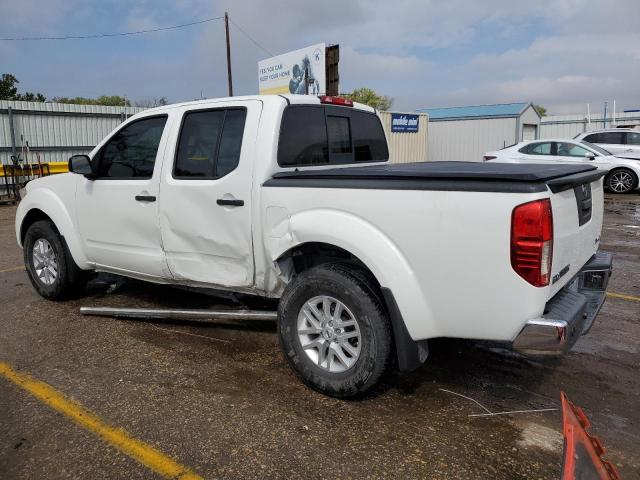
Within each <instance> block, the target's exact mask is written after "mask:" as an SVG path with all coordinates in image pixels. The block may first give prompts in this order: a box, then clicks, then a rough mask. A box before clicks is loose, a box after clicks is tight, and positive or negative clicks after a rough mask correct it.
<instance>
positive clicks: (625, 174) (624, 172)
mask: <svg viewBox="0 0 640 480" xmlns="http://www.w3.org/2000/svg"><path fill="white" fill-rule="evenodd" d="M625 179H627V180H628V181H626V182H625ZM604 185H605V187H607V189H608V190H609V191H610V192H612V193H629V192H631V191H632V190H635V189H636V188H637V187H638V176H637V175H636V174H635V172H634V171H633V170H630V169H628V168H615V169H613V170H611V171H610V172H609V173H608V174H607V176H606V177H605V179H604Z"/></svg>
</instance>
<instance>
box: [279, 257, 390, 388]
mask: <svg viewBox="0 0 640 480" xmlns="http://www.w3.org/2000/svg"><path fill="white" fill-rule="evenodd" d="M352 268H353V267H351V266H349V265H346V264H338V263H331V264H324V265H319V266H317V267H314V268H311V269H309V270H307V271H305V272H302V273H301V274H300V275H298V276H297V277H295V278H294V279H293V280H292V281H291V283H290V284H289V285H288V286H287V288H286V290H285V292H284V295H283V296H282V298H281V300H280V304H279V308H278V337H279V339H280V344H281V346H282V349H283V351H284V354H285V357H286V358H287V360H288V362H289V364H290V365H291V367H292V368H293V370H294V371H295V372H296V374H297V375H298V376H299V377H300V378H301V379H302V381H303V382H304V383H305V384H306V385H307V386H309V387H311V388H313V389H314V390H317V391H319V392H322V393H324V394H327V395H331V396H335V397H352V396H356V395H359V394H362V393H364V392H366V391H367V390H369V389H371V388H372V387H373V386H374V385H376V383H377V382H378V381H379V380H380V378H381V377H382V375H383V374H384V373H385V372H386V370H387V368H388V366H389V363H390V360H391V344H392V336H391V327H390V323H389V319H388V316H387V313H386V311H385V309H384V307H383V306H382V304H381V303H380V300H379V298H378V296H377V295H376V294H375V291H374V289H373V287H372V285H370V284H369V282H367V281H366V280H365V279H366V278H367V277H366V276H365V275H361V274H360V272H358V271H355V272H354V271H353V270H352Z"/></svg>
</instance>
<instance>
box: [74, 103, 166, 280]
mask: <svg viewBox="0 0 640 480" xmlns="http://www.w3.org/2000/svg"><path fill="white" fill-rule="evenodd" d="M166 123H167V115H159V116H158V115H156V116H149V117H144V118H141V119H138V120H135V121H133V122H130V123H128V124H126V125H125V126H124V127H123V128H121V129H120V130H119V131H118V132H116V133H115V134H114V135H113V136H112V137H111V138H110V139H109V140H108V141H107V142H106V143H105V144H104V146H103V147H102V148H101V149H100V150H99V151H98V152H97V153H96V154H95V155H94V157H93V160H92V164H93V165H92V166H93V170H94V173H95V174H96V175H97V178H95V179H94V180H89V179H86V178H81V180H80V185H79V186H78V189H77V202H76V203H77V215H78V225H79V228H80V233H81V235H82V238H83V240H84V244H85V246H86V251H87V255H88V257H89V259H90V260H91V261H92V262H94V263H95V264H96V267H98V269H104V270H110V271H116V272H120V273H123V274H133V275H136V276H138V275H142V276H151V277H166V276H168V272H167V268H166V263H165V260H164V254H163V252H162V245H161V238H160V228H159V222H158V201H157V200H158V184H159V178H160V171H161V168H160V166H161V165H160V164H161V163H162V157H163V152H164V147H165V145H166V141H167V140H166V132H165V130H168V129H165V125H166Z"/></svg>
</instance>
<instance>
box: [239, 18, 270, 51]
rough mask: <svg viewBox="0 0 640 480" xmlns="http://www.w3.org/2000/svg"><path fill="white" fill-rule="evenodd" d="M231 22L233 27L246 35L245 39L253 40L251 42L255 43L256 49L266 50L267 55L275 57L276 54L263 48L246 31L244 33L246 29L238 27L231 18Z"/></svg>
mask: <svg viewBox="0 0 640 480" xmlns="http://www.w3.org/2000/svg"><path fill="white" fill-rule="evenodd" d="M229 21H230V22H231V23H233V25H234V26H235V27H236V28H237V29H238V30H240V31H241V32H242V33H243V34H244V36H245V37H247V38H248V39H249V40H251V41H252V42H253V44H254V45H255V46H256V47H258V48H260V49H262V50H264V51H265V52H267V53H268V54H269V55H271V56H272V57H275V54H273V53H271V52H270V51H269V50H267V49H266V48H265V47H263V46H262V45H261V44H260V42H258V41H257V40H255V39H254V38H253V37H252V36H251V35H249V34H248V33H247V32H245V31H244V29H243V28H242V27H241V26H240V25H238V24H237V23H236V22H234V21H233V18H231V17H229Z"/></svg>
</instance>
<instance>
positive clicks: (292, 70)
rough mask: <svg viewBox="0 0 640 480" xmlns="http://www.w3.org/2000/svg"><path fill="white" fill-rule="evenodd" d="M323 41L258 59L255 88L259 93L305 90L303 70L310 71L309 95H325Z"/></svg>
mask: <svg viewBox="0 0 640 480" xmlns="http://www.w3.org/2000/svg"><path fill="white" fill-rule="evenodd" d="M325 53H326V46H325V44H324V43H318V44H316V45H311V46H309V47H305V48H301V49H300V50H295V51H293V52H288V53H284V54H282V55H278V56H277V57H271V58H267V59H266V60H261V61H260V62H258V92H259V93H260V95H268V94H279V93H296V94H304V93H305V92H306V91H307V90H306V88H305V71H306V72H308V74H309V90H308V92H309V95H324V94H325V93H326V91H327V86H326V72H325Z"/></svg>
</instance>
